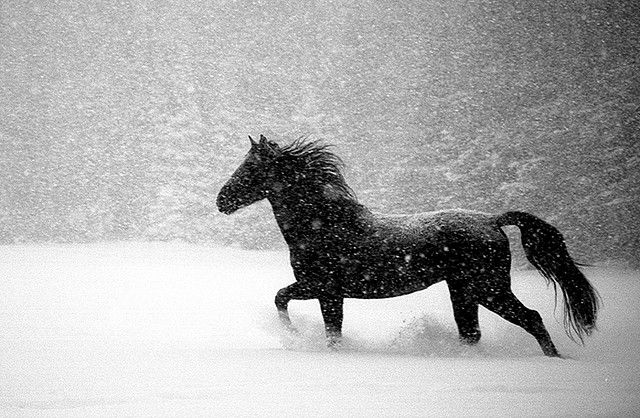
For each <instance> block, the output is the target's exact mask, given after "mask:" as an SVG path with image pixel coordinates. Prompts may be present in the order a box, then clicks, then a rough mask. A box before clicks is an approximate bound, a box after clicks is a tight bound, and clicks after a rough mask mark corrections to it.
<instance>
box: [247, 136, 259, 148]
mask: <svg viewBox="0 0 640 418" xmlns="http://www.w3.org/2000/svg"><path fill="white" fill-rule="evenodd" d="M249 141H251V146H252V147H255V146H256V145H258V143H257V142H256V141H254V140H253V138H251V135H249Z"/></svg>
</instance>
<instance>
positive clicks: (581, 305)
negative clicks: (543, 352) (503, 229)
mask: <svg viewBox="0 0 640 418" xmlns="http://www.w3.org/2000/svg"><path fill="white" fill-rule="evenodd" d="M496 221H497V222H498V225H500V226H505V225H515V226H517V227H518V228H520V232H521V236H522V246H523V247H524V251H525V254H526V256H527V259H528V260H529V262H530V263H531V264H533V266H534V267H535V268H537V269H538V271H539V272H540V273H541V274H542V275H543V276H544V277H545V278H546V279H547V282H549V283H552V284H553V288H554V290H555V292H556V295H557V285H559V287H560V290H561V291H562V296H563V300H564V327H565V330H566V332H567V335H568V336H569V337H570V338H571V339H572V340H574V341H575V338H574V337H573V334H574V333H575V335H576V336H577V337H578V338H579V339H580V342H582V343H584V340H583V338H584V336H585V335H590V334H591V332H592V331H593V330H594V329H595V328H596V318H597V316H598V308H599V305H600V297H599V296H598V293H597V291H596V290H595V289H594V288H593V286H592V285H591V283H589V280H587V278H586V277H585V276H584V274H582V272H581V271H580V270H579V269H578V267H577V266H576V264H575V263H574V261H573V260H572V259H571V256H570V255H569V252H568V251H567V247H566V245H565V243H564V237H563V236H562V234H561V233H560V231H558V230H557V229H556V228H555V227H553V226H552V225H550V224H548V223H546V222H545V221H543V220H542V219H540V218H538V217H535V216H533V215H531V214H529V213H526V212H506V213H504V214H502V215H500V216H498V217H497V219H496Z"/></svg>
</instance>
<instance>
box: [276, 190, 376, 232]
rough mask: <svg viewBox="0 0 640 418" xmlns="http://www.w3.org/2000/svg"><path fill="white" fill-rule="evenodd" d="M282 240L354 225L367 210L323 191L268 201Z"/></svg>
mask: <svg viewBox="0 0 640 418" xmlns="http://www.w3.org/2000/svg"><path fill="white" fill-rule="evenodd" d="M269 201H270V202H271V206H272V208H273V212H274V215H275V218H276V221H277V222H278V226H279V227H280V230H281V231H282V234H283V235H284V237H285V239H286V240H287V241H289V239H292V238H295V237H298V236H300V235H305V234H316V233H319V232H321V230H326V229H327V228H331V227H332V226H335V225H337V224H340V223H345V222H346V223H353V222H354V221H355V220H357V219H358V218H359V217H360V215H361V213H362V212H364V211H366V209H365V208H364V207H363V206H361V205H360V204H358V203H356V202H353V201H351V200H349V199H346V198H341V197H336V196H331V195H327V194H326V193H323V191H309V190H306V191H298V192H297V193H287V194H283V195H277V196H271V197H270V198H269Z"/></svg>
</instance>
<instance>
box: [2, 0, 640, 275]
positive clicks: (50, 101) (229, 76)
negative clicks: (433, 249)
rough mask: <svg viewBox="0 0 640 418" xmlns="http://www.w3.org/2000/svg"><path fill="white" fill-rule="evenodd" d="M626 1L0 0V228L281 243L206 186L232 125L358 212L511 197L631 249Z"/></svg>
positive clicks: (635, 167) (220, 167)
mask: <svg viewBox="0 0 640 418" xmlns="http://www.w3.org/2000/svg"><path fill="white" fill-rule="evenodd" d="M638 13H639V12H638V5H637V2H635V1H633V0H632V1H628V2H625V1H606V2H605V1H557V0H554V1H536V2H531V1H451V0H446V1H424V0H420V1H418V0H404V1H401V2H399V1H357V0H356V1H354V0H349V1H340V0H335V1H291V2H279V1H278V2H276V1H217V2H215V1H196V0H191V1H189V0H187V1H151V0H149V1H144V0H135V1H128V0H122V1H95V2H77V1H61V0H54V1H50V0H48V1H42V0H40V1H28V0H3V1H2V2H1V3H0V144H1V145H0V242H2V243H14V242H39V241H47V242H48V241H62V242H84V241H98V240H100V241H103V240H131V239H133V240H140V239H144V240H186V241H193V242H217V243H221V244H224V245H237V246H243V247H250V248H256V247H257V248H274V247H282V246H283V245H284V244H283V241H282V239H281V238H280V236H279V233H278V231H277V230H276V227H275V223H274V221H273V217H272V215H271V214H270V211H269V208H268V206H267V205H266V204H261V205H258V206H257V207H252V208H250V209H247V210H245V211H242V212H241V213H239V214H237V215H235V216H233V217H227V216H224V215H221V214H219V213H218V212H217V210H216V208H215V202H214V201H215V196H216V194H217V192H218V190H219V188H220V187H221V185H222V184H223V183H224V181H226V179H227V178H228V176H229V175H230V173H231V172H232V171H233V170H234V169H235V167H236V166H237V165H238V164H239V163H240V161H241V160H242V158H243V156H244V154H245V153H246V151H247V149H248V140H247V139H246V136H247V134H251V135H256V136H257V135H259V134H260V133H263V134H265V135H267V136H268V137H269V138H270V139H274V140H277V141H282V142H289V141H291V140H293V139H294V138H297V137H298V136H300V135H310V136H311V138H318V139H323V140H325V141H326V142H328V143H332V144H335V145H336V146H335V151H336V153H338V154H339V155H341V156H342V157H343V159H344V160H345V162H346V163H347V165H348V168H347V170H346V175H347V180H348V181H349V183H350V184H351V186H352V187H353V188H354V190H355V191H356V193H357V195H358V196H359V198H360V200H361V201H362V203H364V204H365V205H367V206H369V207H371V208H372V209H374V210H377V211H386V212H414V211H427V210H435V209H442V208H449V207H465V208H469V209H476V210H484V211H495V212H497V211H503V210H506V209H520V210H526V211H530V212H532V213H535V214H537V215H539V216H541V217H543V218H545V219H547V220H548V221H550V222H552V223H553V224H555V225H556V226H558V227H559V228H560V229H561V230H562V231H563V233H564V234H565V236H566V237H567V239H568V242H569V245H570V249H571V251H572V252H573V253H574V254H575V255H576V256H577V258H578V259H580V260H581V261H583V262H604V261H609V260H621V261H623V262H626V263H631V264H632V265H635V266H638V265H640V212H639V208H640V138H639V131H640V122H639V121H640V116H639V107H640V98H639V97H640V64H639V62H638V60H639V57H640V50H639V48H638V45H640V35H639V33H640V25H639V21H640V18H639V16H638Z"/></svg>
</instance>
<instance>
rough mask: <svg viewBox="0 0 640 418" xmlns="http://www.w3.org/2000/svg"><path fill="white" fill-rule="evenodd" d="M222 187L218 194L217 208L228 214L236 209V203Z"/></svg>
mask: <svg viewBox="0 0 640 418" xmlns="http://www.w3.org/2000/svg"><path fill="white" fill-rule="evenodd" d="M223 192H224V188H223V189H222V190H221V191H220V193H219V194H218V197H217V199H216V205H217V206H218V210H219V211H220V212H222V213H224V214H225V215H230V214H232V213H233V212H235V211H236V210H237V209H238V205H237V204H234V202H233V199H229V198H228V197H227V196H226V195H225V194H224V193H223Z"/></svg>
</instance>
